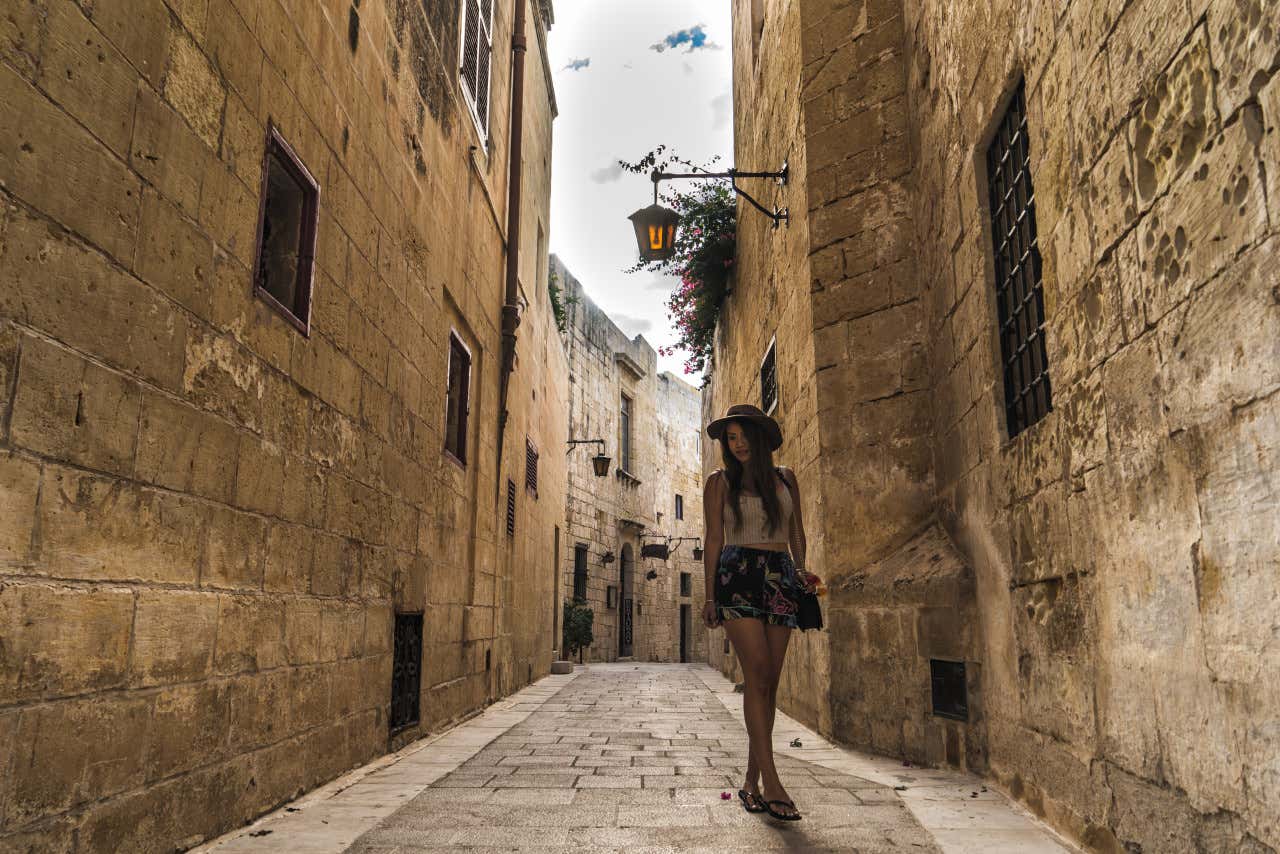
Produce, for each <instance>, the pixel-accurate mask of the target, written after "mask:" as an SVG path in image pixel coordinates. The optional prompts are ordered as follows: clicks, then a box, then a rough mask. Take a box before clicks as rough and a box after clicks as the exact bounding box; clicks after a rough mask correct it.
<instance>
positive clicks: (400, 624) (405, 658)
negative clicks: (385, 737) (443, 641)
mask: <svg viewBox="0 0 1280 854" xmlns="http://www.w3.org/2000/svg"><path fill="white" fill-rule="evenodd" d="M421 686H422V615H421V614H396V626H395V646H394V649H393V652H392V660H391V731H392V732H396V731H397V730H402V729H404V728H405V727H409V726H413V725H414V724H416V723H417V722H418V703H419V698H420V691H421Z"/></svg>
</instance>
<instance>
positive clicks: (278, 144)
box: [253, 125, 320, 333]
mask: <svg viewBox="0 0 1280 854" xmlns="http://www.w3.org/2000/svg"><path fill="white" fill-rule="evenodd" d="M319 206H320V187H319V185H318V184H316V180H315V178H313V177H312V176H311V173H310V172H309V171H307V167H306V166H304V165H303V164H302V161H301V160H299V159H298V155H297V154H295V153H294V151H293V149H292V148H291V147H289V144H288V143H287V142H285V141H284V137H282V136H281V135H280V131H279V130H277V129H276V127H275V125H268V127H267V144H266V155H265V156H264V158H263V161H262V199H261V201H260V203H259V209H258V246H257V259H256V260H255V261H254V265H253V269H254V274H253V289H254V292H255V293H256V294H258V296H260V297H262V299H264V300H266V301H267V302H268V303H269V304H270V305H272V306H273V307H275V308H276V309H277V310H278V311H279V312H280V313H281V314H283V315H284V316H285V318H286V319H288V320H289V322H290V323H292V324H293V325H294V326H296V327H298V329H300V330H301V331H302V332H304V333H306V332H307V330H308V325H309V323H310V318H311V276H312V267H313V266H314V260H315V252H316V216H317V211H318V210H319Z"/></svg>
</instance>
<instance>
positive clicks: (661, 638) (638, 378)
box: [552, 256, 706, 661]
mask: <svg viewBox="0 0 1280 854" xmlns="http://www.w3.org/2000/svg"><path fill="white" fill-rule="evenodd" d="M552 271H553V275H556V276H557V277H558V279H559V281H560V284H561V287H562V288H563V294H564V296H565V299H566V311H567V324H566V326H567V329H566V338H567V342H568V350H569V377H570V379H569V383H570V385H569V410H568V412H569V433H570V435H571V436H572V437H573V438H575V439H603V440H604V442H605V453H606V454H607V455H608V456H609V457H610V458H611V460H612V462H611V465H610V470H609V474H608V476H607V477H604V478H600V477H597V476H596V475H595V473H594V471H593V470H592V465H591V458H592V457H593V456H595V455H596V454H597V453H598V448H599V446H598V445H579V446H576V447H575V449H574V450H573V451H572V452H571V453H570V454H569V463H568V465H569V499H568V509H567V520H566V521H567V531H568V536H567V537H566V538H565V540H564V541H563V543H562V547H561V549H562V550H561V555H562V561H563V562H562V565H561V566H562V569H561V578H562V579H563V580H562V590H563V591H564V595H563V598H570V597H572V595H573V590H574V587H573V578H574V560H575V550H576V548H577V547H578V546H579V545H585V546H586V547H587V603H588V605H589V606H590V607H591V609H592V611H593V612H594V614H595V617H594V627H593V643H592V645H591V647H590V648H589V649H587V650H584V652H583V660H584V661H586V660H595V661H615V660H617V659H618V658H619V655H620V650H621V646H620V643H619V639H620V633H621V631H622V628H621V622H622V620H623V611H624V607H623V605H622V603H623V600H624V599H625V598H627V596H628V595H629V596H630V598H631V599H632V600H633V609H632V649H631V656H630V657H631V658H634V659H635V660H637V661H679V660H680V620H681V618H682V617H681V613H682V612H681V607H680V606H681V605H689V606H690V611H689V628H688V631H689V632H690V634H689V636H688V638H687V641H686V644H687V650H686V652H687V656H688V658H689V660H691V661H693V660H697V659H696V658H694V653H695V651H696V650H698V649H704V648H705V640H704V636H705V633H706V629H705V627H703V626H702V622H701V619H700V617H699V615H700V612H701V607H702V606H701V602H702V599H701V597H702V594H703V585H702V579H701V562H700V561H695V560H693V556H692V552H693V545H694V544H693V543H684V544H683V545H681V546H680V547H679V548H677V549H676V550H675V552H674V554H672V555H670V556H669V558H668V559H667V560H665V561H663V560H660V559H658V558H642V557H641V554H640V549H641V547H642V545H643V544H644V543H645V542H661V541H662V539H663V538H666V537H677V536H686V537H698V536H701V535H702V522H701V519H702V510H701V503H700V502H701V488H700V486H699V483H698V482H699V477H700V475H699V472H700V465H701V462H700V457H699V454H698V447H699V446H698V445H697V443H696V434H697V430H698V409H699V396H698V392H697V390H695V389H693V388H692V387H690V386H689V385H688V384H687V383H686V382H684V381H683V380H681V379H679V378H678V377H676V376H674V375H672V374H670V373H662V374H658V373H657V358H658V354H657V352H656V351H655V350H654V349H653V348H652V347H651V346H649V343H648V342H647V341H645V340H644V338H643V337H641V336H639V335H637V336H636V337H635V338H627V336H626V335H625V334H624V333H623V332H622V330H621V329H619V328H618V327H617V325H615V324H614V322H613V321H612V320H610V319H609V316H608V315H607V314H605V313H604V311H603V310H601V309H600V307H599V306H597V305H596V304H595V303H594V302H593V301H592V300H591V298H590V297H589V296H587V294H586V292H585V290H584V289H583V286H582V283H581V282H579V281H578V280H577V279H576V278H575V277H574V276H573V274H572V273H571V272H570V271H569V270H568V269H567V268H566V267H565V265H564V263H563V262H561V261H560V259H558V258H556V257H555V256H552ZM624 394H625V395H626V396H627V397H629V398H630V399H631V461H630V466H629V468H628V469H626V470H624V469H623V468H622V452H621V449H620V448H621V428H620V422H621V399H622V395H624ZM677 494H679V495H681V497H682V498H683V503H684V519H683V520H677V519H676V518H675V496H676V495H677ZM673 548H675V547H674V546H673ZM606 554H612V558H611V559H610V562H608V563H605V562H604V561H603V558H604V557H605V555H606ZM649 571H653V572H655V573H657V577H656V578H652V579H651V578H647V577H646V574H647V573H648V572H649ZM682 572H688V573H691V574H692V575H693V577H692V579H691V583H692V591H691V592H692V595H691V596H689V597H683V596H681V595H680V574H681V573H682ZM610 587H613V588H615V591H616V593H615V595H616V599H615V600H614V601H615V602H616V603H618V604H616V605H614V606H613V607H610V606H609V588H610ZM627 590H629V591H630V593H629V594H628V593H626V591H627Z"/></svg>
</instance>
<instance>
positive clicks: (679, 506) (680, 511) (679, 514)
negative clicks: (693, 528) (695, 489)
mask: <svg viewBox="0 0 1280 854" xmlns="http://www.w3.org/2000/svg"><path fill="white" fill-rule="evenodd" d="M676 518H677V519H683V518H684V496H683V495H677V496H676Z"/></svg>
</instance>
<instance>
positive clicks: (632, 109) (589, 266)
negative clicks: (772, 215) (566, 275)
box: [548, 0, 733, 385]
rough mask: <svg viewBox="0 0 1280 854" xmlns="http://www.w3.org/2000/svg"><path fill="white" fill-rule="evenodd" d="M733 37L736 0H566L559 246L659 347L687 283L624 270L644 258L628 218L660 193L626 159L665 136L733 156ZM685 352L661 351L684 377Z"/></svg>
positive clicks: (558, 27)
mask: <svg viewBox="0 0 1280 854" xmlns="http://www.w3.org/2000/svg"><path fill="white" fill-rule="evenodd" d="M729 43H730V20H729V3H728V2H726V0H643V2H635V0H555V23H554V25H553V26H552V28H551V32H550V34H549V36H548V51H549V53H550V55H551V62H552V65H551V67H552V71H553V76H554V81H555V91H556V102H557V105H558V106H559V108H560V115H559V117H558V118H557V119H556V121H555V126H554V131H553V133H554V147H553V154H552V157H553V162H552V167H551V234H550V239H549V242H550V247H551V251H552V252H554V253H555V254H556V255H558V256H560V260H562V261H563V262H564V264H565V266H566V267H568V268H569V271H570V272H572V273H573V275H574V276H575V277H576V278H577V279H578V281H580V282H582V285H583V287H584V288H585V289H586V292H587V294H588V295H589V296H590V297H591V299H592V300H594V301H595V303H596V304H597V305H599V306H600V307H601V308H602V309H604V311H605V312H606V313H608V315H609V316H610V317H611V318H613V321H614V323H616V324H617V325H618V327H619V328H621V329H622V331H623V332H625V333H626V334H627V335H629V336H632V337H634V336H635V335H637V334H641V335H644V338H645V340H646V341H648V342H649V344H650V345H652V346H653V347H654V348H655V349H656V348H658V347H664V346H668V345H670V344H673V343H674V342H675V332H674V330H673V329H672V327H671V323H670V320H669V319H668V317H667V310H666V305H665V303H666V299H667V296H668V295H669V294H670V292H671V290H672V288H673V287H674V286H675V285H676V283H677V282H676V280H675V279H670V278H666V279H660V278H659V277H658V276H657V275H655V274H653V273H650V272H640V273H625V272H623V271H624V270H625V269H626V268H627V267H630V266H631V265H633V264H634V263H635V262H636V257H637V256H636V240H635V232H634V231H632V227H631V223H630V222H629V221H628V220H627V217H628V216H629V215H630V214H632V213H633V212H635V211H636V210H638V209H639V208H642V207H645V206H646V205H649V204H650V203H652V202H653V183H652V182H651V181H650V180H649V178H648V176H646V175H633V174H631V173H629V172H623V171H622V170H621V169H620V168H619V167H618V160H619V158H621V159H623V160H628V161H633V162H634V161H636V160H639V159H640V158H641V157H642V156H643V155H644V154H646V153H647V152H649V151H650V150H651V149H653V148H656V147H657V146H659V145H666V146H667V148H668V150H669V151H670V150H674V151H675V152H676V153H677V154H679V156H681V157H683V158H686V159H689V160H692V161H694V162H697V163H701V162H704V161H706V160H709V159H710V158H711V157H713V156H715V155H720V157H721V160H720V163H719V166H720V168H722V169H727V168H728V167H729V166H730V165H732V163H733V117H732V109H733V108H732V94H731V85H732V68H731V64H730V53H729V48H730V44H729ZM679 183H680V184H682V185H686V186H687V185H688V182H683V181H682V182H679ZM664 186H666V185H665V184H664ZM685 356H686V354H685V353H683V352H682V351H677V352H676V353H675V354H674V355H672V356H659V357H658V370H659V371H663V370H669V371H671V372H672V373H673V374H675V375H677V376H684V367H683V366H684V359H685ZM685 379H687V380H688V381H690V382H693V383H694V384H695V385H696V384H697V380H698V377H685Z"/></svg>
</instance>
